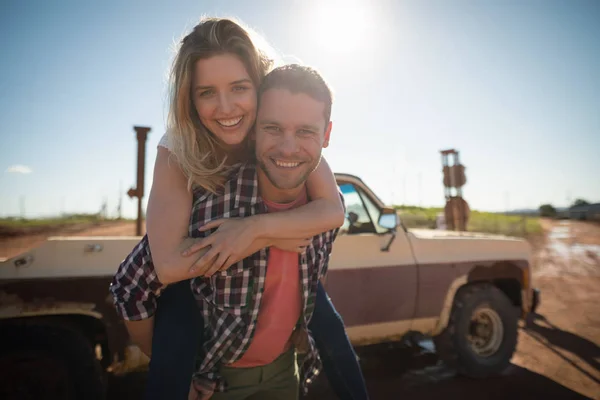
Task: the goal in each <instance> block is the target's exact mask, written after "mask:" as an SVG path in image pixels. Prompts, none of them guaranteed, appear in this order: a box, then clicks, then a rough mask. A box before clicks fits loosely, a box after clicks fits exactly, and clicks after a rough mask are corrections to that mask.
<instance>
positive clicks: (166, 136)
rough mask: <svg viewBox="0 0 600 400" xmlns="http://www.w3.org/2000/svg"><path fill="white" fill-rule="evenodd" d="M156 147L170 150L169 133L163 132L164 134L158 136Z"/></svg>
mask: <svg viewBox="0 0 600 400" xmlns="http://www.w3.org/2000/svg"><path fill="white" fill-rule="evenodd" d="M158 147H164V148H165V149H167V150H171V146H170V145H169V134H168V132H165V133H164V135H162V137H161V138H160V141H159V142H158Z"/></svg>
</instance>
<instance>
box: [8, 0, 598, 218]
mask: <svg viewBox="0 0 600 400" xmlns="http://www.w3.org/2000/svg"><path fill="white" fill-rule="evenodd" d="M202 15H209V16H221V17H225V16H235V17H237V18H239V19H240V20H241V21H242V22H244V23H245V24H247V25H248V26H250V27H252V28H253V29H254V30H255V31H257V32H258V33H259V34H261V36H262V37H263V38H264V39H265V40H266V42H267V43H268V44H269V45H270V46H271V47H272V48H273V49H274V51H275V54H276V55H278V59H279V61H280V63H289V62H299V63H302V64H307V65H310V66H312V67H314V68H316V69H318V70H319V71H320V72H321V73H322V75H323V76H324V78H325V79H326V80H327V82H328V83H329V84H330V86H331V87H332V89H333V91H334V96H335V97H334V104H333V113H332V120H333V131H332V136H331V143H330V147H329V148H327V149H325V150H324V152H323V154H324V156H325V158H326V159H327V160H328V162H329V163H330V165H331V166H332V168H333V169H334V170H335V171H336V172H344V173H351V174H354V175H357V176H359V177H361V178H362V179H363V180H364V181H365V182H366V184H367V185H369V186H370V187H371V188H372V189H373V190H374V191H375V192H376V193H377V194H378V195H379V197H381V198H382V199H383V200H384V201H385V202H386V203H388V204H392V203H393V204H401V203H404V204H412V205H422V206H441V205H443V204H444V188H443V186H442V173H441V170H442V164H441V156H440V150H444V149H449V148H454V149H457V150H458V151H459V152H460V160H461V162H462V164H463V165H464V166H465V167H466V175H467V183H466V185H465V186H464V188H463V196H464V198H465V200H466V201H467V202H468V203H469V205H470V206H471V208H472V209H478V210H487V211H503V210H506V209H519V208H537V207H538V206H539V205H540V204H543V203H552V204H554V205H555V206H566V205H568V204H569V203H570V202H572V201H574V200H575V199H576V198H584V199H587V200H589V201H593V202H600V173H599V172H600V73H598V71H600V23H599V22H598V21H600V2H598V1H595V0H588V1H584V0H565V1H554V0H544V1H542V0H540V1H533V0H523V1H516V0H514V1H513V0H504V1H487V0H480V1H463V0H456V1H452V2H447V1H442V0H439V1H430V0H425V1H423V0H414V1H407V0H405V1H391V0H390V1H385V0H378V1H370V0H347V1H337V0H332V1H324V0H320V1H317V0H302V1H296V0H294V1H285V2H283V1H278V0H272V1H267V0H264V1H263V0H255V1H251V2H250V1H235V0H222V1H209V0H203V1H169V2H166V1H161V2H158V1H138V0H128V1H114V0H108V1H102V2H92V1H79V0H76V1H69V0H61V1H54V2H48V1H42V0H39V1H35V0H28V1H21V0H2V1H0V51H1V54H2V57H1V58H0V217H6V216H19V215H23V216H25V217H39V216H52V215H58V214H61V213H88V212H91V213H93V212H98V211H99V210H100V207H101V205H102V203H103V202H104V201H106V202H107V205H108V212H109V215H113V216H114V215H115V213H116V209H117V205H118V203H119V200H120V201H121V202H122V212H123V215H124V216H125V217H135V215H136V207H137V206H136V201H137V200H136V199H130V198H129V197H128V196H127V195H126V194H125V193H126V192H127V190H128V189H129V188H130V187H132V186H135V179H136V157H137V144H136V140H135V132H134V130H133V126H134V125H143V126H148V127H150V128H151V131H150V134H149V136H148V142H147V148H146V171H145V176H146V197H145V199H144V204H146V201H147V197H148V193H149V189H150V187H151V184H152V169H153V165H154V160H155V157H156V145H157V143H158V141H159V139H160V137H161V136H162V134H163V133H164V130H165V119H166V114H167V105H166V96H165V94H166V90H167V80H166V77H167V74H168V71H169V67H170V63H171V61H172V59H173V56H174V48H175V43H176V42H177V41H178V40H180V38H181V37H183V36H184V35H185V34H186V33H187V32H189V31H190V30H191V28H192V27H193V26H194V25H195V24H196V23H197V22H198V21H199V18H200V17H201V16H202Z"/></svg>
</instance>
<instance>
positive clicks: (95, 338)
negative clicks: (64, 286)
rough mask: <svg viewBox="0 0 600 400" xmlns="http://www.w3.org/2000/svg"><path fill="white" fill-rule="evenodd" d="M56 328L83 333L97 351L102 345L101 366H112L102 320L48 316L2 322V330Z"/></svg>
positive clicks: (78, 316)
mask: <svg viewBox="0 0 600 400" xmlns="http://www.w3.org/2000/svg"><path fill="white" fill-rule="evenodd" d="M27 325H30V326H34V325H35V326H44V325H45V326H55V327H63V328H68V329H72V330H75V331H77V332H79V333H81V334H82V335H83V336H84V337H85V338H86V339H87V340H88V341H89V343H90V346H91V347H92V349H94V350H95V348H96V346H97V345H100V350H101V356H102V359H101V360H100V364H101V365H102V367H104V368H106V367H108V365H110V362H111V360H110V358H111V357H110V349H109V348H108V337H107V334H106V327H105V326H104V324H103V322H102V321H101V320H98V319H97V318H94V317H91V316H88V315H77V314H66V315H46V316H35V317H22V318H12V319H6V320H0V329H2V328H3V327H6V326H27Z"/></svg>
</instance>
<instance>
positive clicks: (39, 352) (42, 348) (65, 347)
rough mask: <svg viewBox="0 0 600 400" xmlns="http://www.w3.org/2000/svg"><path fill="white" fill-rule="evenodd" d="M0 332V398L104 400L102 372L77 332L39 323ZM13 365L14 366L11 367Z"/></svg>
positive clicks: (83, 339)
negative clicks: (0, 340)
mask: <svg viewBox="0 0 600 400" xmlns="http://www.w3.org/2000/svg"><path fill="white" fill-rule="evenodd" d="M1 330H2V333H1V334H0V338H1V339H2V342H1V343H0V369H1V370H0V398H2V399H11V400H12V399H19V400H26V399H58V398H60V399H61V400H71V399H73V400H79V399H81V400H88V399H89V400H103V399H105V398H106V387H105V380H104V374H103V372H102V368H101V366H100V363H99V362H98V360H97V359H96V357H95V354H94V351H93V350H92V346H91V344H90V342H89V341H88V340H87V339H86V338H85V337H84V336H83V335H82V334H81V333H79V332H77V331H75V330H73V329H70V328H63V327H57V326H41V325H28V326H26V325H24V326H6V327H2V329H1ZM17 363H19V366H20V367H19V368H16V365H17ZM11 365H13V366H15V367H13V368H12V369H11ZM40 366H42V368H40ZM48 376H50V378H48Z"/></svg>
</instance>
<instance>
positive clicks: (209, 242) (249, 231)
mask: <svg viewBox="0 0 600 400" xmlns="http://www.w3.org/2000/svg"><path fill="white" fill-rule="evenodd" d="M214 228H217V230H216V232H213V233H212V234H211V235H210V236H208V237H206V238H204V239H202V240H200V241H198V242H196V243H194V244H193V245H192V246H190V247H189V248H188V249H187V250H184V251H183V253H182V255H183V256H189V255H191V254H194V253H196V252H198V251H200V250H202V249H203V248H205V247H208V246H210V250H208V251H207V252H206V254H204V256H202V257H201V258H199V259H198V261H196V262H195V263H194V265H192V267H191V268H190V272H191V273H195V272H196V271H198V270H203V271H204V273H203V275H204V276H211V275H212V274H214V273H215V272H217V271H222V270H224V269H227V268H229V267H230V266H231V265H233V264H235V263H236V262H238V261H240V260H242V259H243V258H244V257H247V256H248V255H250V254H252V253H248V251H249V249H250V248H251V246H252V244H253V242H254V241H255V240H256V239H257V238H258V236H259V232H258V229H257V226H256V225H255V224H254V220H252V219H251V218H222V219H218V220H215V221H211V222H209V223H208V224H206V225H204V226H203V227H201V228H200V231H207V230H209V229H214ZM208 265H211V267H210V268H208V269H207V266H208Z"/></svg>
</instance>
